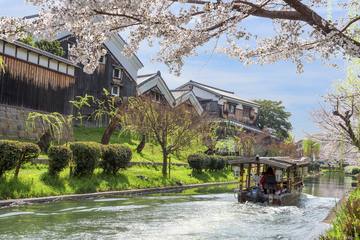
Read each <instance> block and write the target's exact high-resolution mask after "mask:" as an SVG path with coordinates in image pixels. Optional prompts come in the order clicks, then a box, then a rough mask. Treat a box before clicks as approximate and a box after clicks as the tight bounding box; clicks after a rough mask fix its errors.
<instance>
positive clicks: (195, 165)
mask: <svg viewBox="0 0 360 240" xmlns="http://www.w3.org/2000/svg"><path fill="white" fill-rule="evenodd" d="M205 158H206V155H204V154H191V155H189V156H188V163H189V166H190V167H191V168H192V169H193V170H194V171H197V172H201V171H202V170H203V169H204V162H205Z"/></svg>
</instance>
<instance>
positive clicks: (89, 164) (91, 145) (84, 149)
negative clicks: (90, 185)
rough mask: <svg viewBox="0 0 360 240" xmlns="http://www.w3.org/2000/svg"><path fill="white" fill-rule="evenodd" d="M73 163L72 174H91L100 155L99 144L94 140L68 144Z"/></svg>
mask: <svg viewBox="0 0 360 240" xmlns="http://www.w3.org/2000/svg"><path fill="white" fill-rule="evenodd" d="M70 148H71V150H72V152H73V160H74V164H75V168H74V173H73V174H74V176H83V175H91V174H92V173H93V172H94V170H95V167H96V165H97V163H98V161H99V158H100V157H101V145H100V144H98V143H95V142H75V143H71V144H70Z"/></svg>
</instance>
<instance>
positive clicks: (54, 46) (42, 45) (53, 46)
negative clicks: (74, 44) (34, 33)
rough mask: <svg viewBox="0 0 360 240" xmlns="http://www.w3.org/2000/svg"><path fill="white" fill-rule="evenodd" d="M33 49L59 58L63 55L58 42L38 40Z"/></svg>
mask: <svg viewBox="0 0 360 240" xmlns="http://www.w3.org/2000/svg"><path fill="white" fill-rule="evenodd" d="M35 47H36V48H39V49H41V50H44V51H46V52H49V53H52V54H55V55H57V56H60V57H62V56H64V55H65V52H64V49H63V48H62V47H61V44H60V42H59V41H46V40H40V41H36V42H35Z"/></svg>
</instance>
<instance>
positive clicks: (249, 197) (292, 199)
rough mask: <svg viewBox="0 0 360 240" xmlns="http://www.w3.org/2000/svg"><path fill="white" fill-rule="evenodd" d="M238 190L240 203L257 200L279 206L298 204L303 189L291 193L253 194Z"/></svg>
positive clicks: (256, 201)
mask: <svg viewBox="0 0 360 240" xmlns="http://www.w3.org/2000/svg"><path fill="white" fill-rule="evenodd" d="M236 192H237V197H238V202H239V203H245V202H255V203H266V204H269V205H278V206H284V205H285V206H286V205H297V203H298V201H299V198H300V195H301V190H294V191H292V192H291V193H284V194H280V195H277V194H264V193H257V194H253V193H252V192H251V191H239V190H237V191H236Z"/></svg>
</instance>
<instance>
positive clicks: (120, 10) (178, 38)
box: [0, 0, 360, 74]
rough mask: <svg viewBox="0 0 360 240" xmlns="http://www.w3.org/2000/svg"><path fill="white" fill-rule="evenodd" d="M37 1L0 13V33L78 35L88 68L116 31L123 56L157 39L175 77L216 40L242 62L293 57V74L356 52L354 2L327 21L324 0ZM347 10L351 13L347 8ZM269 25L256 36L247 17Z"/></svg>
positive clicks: (80, 56) (77, 57) (342, 4)
mask: <svg viewBox="0 0 360 240" xmlns="http://www.w3.org/2000/svg"><path fill="white" fill-rule="evenodd" d="M27 2H28V3H30V4H33V5H35V6H38V9H39V15H38V17H35V18H25V19H23V18H10V17H2V18H0V29H1V30H0V38H5V39H7V40H15V39H20V38H24V37H26V36H28V35H30V34H32V35H34V36H35V37H38V38H46V39H49V38H50V39H51V38H54V37H55V35H56V34H57V33H59V32H69V33H71V34H74V35H75V36H76V38H77V44H76V45H74V46H73V47H72V48H71V55H72V56H73V58H74V61H75V62H78V63H82V64H83V65H84V66H85V70H86V71H87V72H92V71H93V70H94V69H95V68H96V66H97V64H98V63H97V62H98V61H97V60H98V59H99V58H100V57H101V56H102V55H104V54H105V53H106V50H105V49H104V48H103V43H104V42H105V41H106V40H108V39H109V38H110V37H111V36H112V35H113V34H115V33H118V32H125V33H126V35H127V36H128V38H127V39H128V46H127V48H126V53H127V54H132V53H134V52H136V51H137V50H138V49H139V46H140V44H141V42H143V41H144V40H145V41H147V42H148V43H149V44H150V45H152V44H153V43H154V42H156V43H158V44H159V46H160V47H159V52H158V55H157V57H156V59H157V60H159V61H162V62H164V63H166V64H167V65H168V66H169V68H170V70H172V71H174V72H175V73H177V74H179V73H180V71H181V67H182V66H183V64H184V58H186V57H188V56H190V55H195V54H196V52H197V51H198V49H199V47H200V46H203V45H204V44H206V43H208V42H211V41H212V40H215V41H217V40H218V39H220V38H221V41H219V42H221V43H222V44H219V46H217V48H216V51H220V52H223V53H225V54H227V55H229V56H231V57H234V58H236V59H238V60H240V61H242V62H244V63H245V64H251V63H260V64H265V63H273V62H276V61H279V60H287V59H291V60H292V61H293V62H294V63H295V64H296V65H297V69H298V71H300V72H301V71H302V68H303V62H304V61H308V60H313V59H314V58H316V57H320V58H321V59H325V60H329V59H331V57H333V56H336V55H338V54H340V55H342V56H351V57H359V56H360V42H359V41H358V39H357V36H359V31H358V30H357V29H356V28H354V26H356V25H358V24H359V22H360V15H358V14H357V13H358V12H359V11H358V9H359V8H360V2H359V1H358V0H342V1H338V2H337V3H336V5H337V6H336V7H338V8H340V9H342V10H340V11H338V12H339V13H342V16H337V17H336V18H335V17H333V18H332V19H331V20H330V19H326V18H325V17H324V16H322V15H321V14H320V13H319V12H320V10H321V9H324V8H325V7H326V6H327V4H328V1H327V0H216V1H215V0H131V1H130V0H128V1H126V0H91V1H88V0H27ZM330 2H331V1H330ZM348 9H352V10H355V11H352V12H354V14H352V13H349V11H348ZM254 18H255V19H256V18H261V19H264V21H266V20H267V21H270V22H271V23H272V24H273V32H272V34H270V35H267V36H266V35H264V34H262V35H261V36H260V35H257V34H256V31H255V29H254V26H252V27H249V25H248V24H247V22H248V21H249V20H251V19H254Z"/></svg>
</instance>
